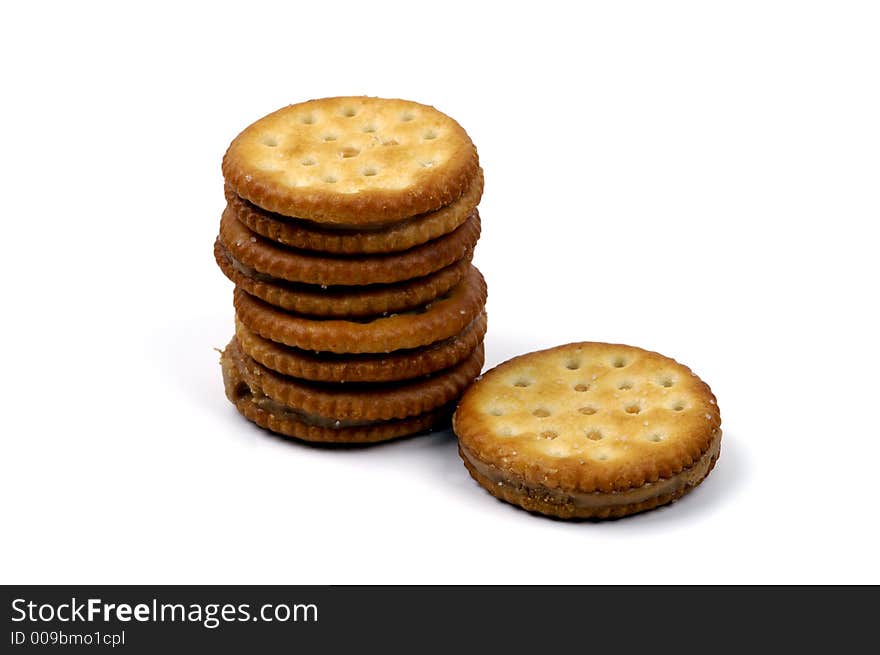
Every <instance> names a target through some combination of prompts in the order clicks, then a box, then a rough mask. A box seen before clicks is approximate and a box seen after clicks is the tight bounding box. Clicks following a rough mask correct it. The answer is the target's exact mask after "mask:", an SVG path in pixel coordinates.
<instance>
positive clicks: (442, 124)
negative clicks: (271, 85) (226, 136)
mask: <svg viewBox="0 0 880 655" xmlns="http://www.w3.org/2000/svg"><path fill="white" fill-rule="evenodd" d="M478 167H479V160H478V157H477V150H476V148H475V147H474V144H473V143H472V142H471V140H470V138H469V137H468V135H467V133H466V132H465V131H464V129H462V127H461V126H460V125H459V124H458V123H457V122H455V121H454V120H452V119H451V118H449V117H448V116H446V115H445V114H443V113H441V112H439V111H437V110H436V109H434V108H433V107H429V106H427V105H422V104H419V103H416V102H411V101H407V100H392V99H384V98H369V97H360V96H354V97H339V98H323V99H319V100H310V101H307V102H301V103H298V104H295V105H290V106H287V107H284V108H282V109H279V110H278V111H275V112H273V113H271V114H269V115H268V116H265V117H263V118H261V119H260V120H258V121H256V122H255V123H253V124H252V125H250V126H249V127H247V128H246V129H245V130H244V131H243V132H241V134H239V135H238V136H237V137H236V138H235V139H234V140H233V141H232V143H231V144H230V146H229V149H228V150H227V151H226V154H225V156H224V157H223V166H222V168H223V176H224V177H225V178H226V181H227V183H228V184H229V185H230V186H231V187H232V188H233V189H234V190H235V192H236V193H237V194H238V195H239V196H241V197H242V198H245V199H247V200H249V201H250V202H252V203H254V204H255V205H257V206H258V207H262V208H263V209H266V210H268V211H272V212H276V213H279V214H283V215H285V216H294V217H298V218H303V219H308V220H311V221H315V222H321V223H344V224H354V225H371V224H386V223H389V222H393V221H398V220H402V219H405V218H408V217H410V216H415V215H417V214H423V213H425V212H429V211H434V210H436V209H439V208H440V207H443V206H444V205H448V204H450V203H451V202H453V201H454V200H455V199H456V198H458V197H460V196H461V195H462V193H463V192H464V190H465V189H466V188H467V187H468V185H469V184H470V183H471V181H472V180H473V178H474V177H475V176H476V174H477V169H478Z"/></svg>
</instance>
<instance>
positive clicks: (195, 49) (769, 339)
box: [0, 1, 880, 583]
mask: <svg viewBox="0 0 880 655" xmlns="http://www.w3.org/2000/svg"><path fill="white" fill-rule="evenodd" d="M2 14H3V15H2V16H0V56H2V61H3V92H2V93H3V97H4V99H3V100H2V103H0V115H2V124H0V129H2V135H3V136H2V142H0V148H2V150H0V173H2V177H0V179H2V182H3V215H2V220H3V238H2V244H0V245H2V253H0V266H2V279H3V297H4V302H3V308H4V311H3V314H4V318H3V322H2V331H3V332H2V337H3V339H2V343H3V367H2V371H3V375H2V382H0V385H2V398H3V405H2V407H3V419H2V420H3V427H2V457H0V467H2V470H0V492H2V496H0V525H2V528H0V531H2V537H0V581H2V582H4V583H25V582H30V583H50V582H52V583H84V582H95V583H370V582H373V583H429V582H433V583H453V582H460V583H490V582H494V583H516V582H525V583H539V582H562V583H598V582H606V583H617V582H621V583H653V582H672V583H675V582H689V583H692V582H696V583H699V582H734V583H741V582H768V583H782V582H873V583H878V582H880V567H878V561H880V560H878V557H877V552H878V549H880V542H878V537H877V528H878V521H877V500H876V499H877V496H878V493H877V489H878V479H877V472H878V468H880V428H878V425H880V423H878V418H877V407H878V379H880V357H878V345H877V343H878V328H880V325H878V320H877V304H878V292H877V283H878V278H880V275H878V272H880V271H878V256H877V251H878V239H877V234H878V232H877V222H878V219H880V188H878V180H880V84H878V80H880V39H878V33H880V12H878V9H877V5H876V4H873V5H872V3H867V2H865V3H856V2H824V3H821V2H791V3H783V2H725V3H709V2H664V3H659V2H644V3H635V2H627V3H622V2H608V3H599V4H584V5H583V6H582V3H556V2H546V1H545V2H540V3H527V4H516V3H505V4H501V3H477V2H466V3H457V2H443V3H431V4H429V5H428V4H425V5H423V4H419V3H415V2H402V3H383V2H378V1H371V2H365V1H361V2H352V3H343V2H332V3H330V2H326V3H325V2H320V1H312V2H302V3H293V2H286V3H278V4H277V5H268V4H263V3H256V2H248V3H241V5H240V6H236V5H231V4H230V5H226V4H214V3H211V4H208V3H205V4H204V5H202V4H198V5H196V3H193V5H192V6H186V5H184V4H183V3H173V4H167V5H163V4H155V3H150V4H145V5H144V6H143V7H142V8H140V9H134V8H132V7H131V6H129V5H128V3H107V4H103V5H97V4H94V3H56V4H55V5H53V6H48V7H47V6H43V7H40V6H38V5H37V4H36V3H13V4H9V3H6V4H5V5H4V8H3V10H2ZM340 94H369V95H379V96H392V97H405V98H410V99H414V100H418V101H421V102H425V103H428V104H433V105H435V106H437V107H438V108H439V109H441V110H443V111H445V112H446V113H448V114H450V115H452V116H453V117H455V118H456V119H458V120H459V122H461V123H462V125H463V126H464V127H465V128H466V129H467V130H468V132H469V133H470V134H471V136H472V138H473V139H474V141H475V142H476V144H477V146H478V148H479V151H480V157H481V162H482V165H483V167H484V168H485V171H486V180H487V183H486V192H485V196H484V199H483V202H482V204H481V213H482V216H483V238H482V240H481V241H480V244H479V246H478V250H477V256H476V264H477V265H478V266H479V267H480V268H481V270H482V271H483V273H484V274H485V276H486V279H487V281H488V284H489V290H490V301H489V306H488V310H489V316H490V328H489V333H488V336H487V341H486V344H487V359H488V362H487V363H488V364H490V365H494V364H496V363H498V362H500V361H502V360H504V359H507V358H508V357H511V356H513V355H515V354H519V353H523V352H527V351H531V350H535V349H538V348H541V347H548V346H552V345H556V344H560V343H564V342H569V341H579V340H603V341H615V342H624V343H631V344H634V345H640V346H643V347H646V348H650V349H655V350H659V351H661V352H663V353H665V354H668V355H670V356H673V357H675V358H677V359H678V360H680V361H682V362H684V363H686V364H688V365H690V366H691V367H693V368H694V369H695V371H696V372H697V373H698V374H699V375H700V376H701V377H703V378H704V379H705V380H706V381H707V382H708V383H709V384H710V385H711V386H712V388H713V390H714V391H715V393H716V395H717V396H718V399H719V405H720V407H721V410H722V416H723V420H724V429H725V436H724V447H723V452H722V457H721V459H720V461H719V464H718V466H717V468H716V469H715V471H714V472H713V473H712V475H711V476H710V477H709V478H708V479H707V481H706V482H705V483H704V484H703V485H702V486H701V487H700V488H698V489H697V490H696V491H695V492H694V493H693V494H691V495H690V496H688V497H686V498H685V499H683V500H682V501H681V502H679V503H677V504H675V505H672V506H671V507H668V508H665V509H662V510H658V511H654V512H651V513H647V514H644V515H642V516H638V517H634V518H630V519H625V520H621V521H616V522H608V523H600V524H595V523H577V524H570V523H564V522H559V521H552V520H547V519H542V518H539V517H536V516H532V515H530V514H527V513H525V512H522V511H519V510H517V509H515V508H513V507H512V506H507V505H504V504H502V503H500V502H498V501H495V500H494V499H492V498H491V497H490V496H489V495H488V494H487V493H486V492H484V491H483V490H481V489H480V488H479V487H477V485H476V484H475V483H474V482H472V481H471V480H470V478H469V477H468V476H467V474H466V472H465V469H464V467H463V466H462V465H461V463H460V461H459V459H458V457H457V454H456V449H455V442H454V437H453V436H452V435H451V434H450V433H448V432H446V433H438V434H434V435H432V436H427V437H421V438H416V439H410V440H407V441H403V442H399V443H391V444H387V445H383V446H378V447H375V448H370V449H363V450H344V451H333V450H327V449H316V448H312V447H308V446H304V445H300V444H296V443H291V442H287V441H284V440H281V439H278V438H274V437H272V436H270V435H269V434H267V433H265V432H262V431H261V430H259V429H256V428H254V427H253V426H251V425H250V424H249V423H247V422H246V421H244V420H243V419H242V418H240V417H239V416H238V415H237V414H236V412H235V410H234V409H233V407H232V405H230V404H229V403H228V401H227V400H226V399H225V397H224V395H223V391H222V384H221V378H220V369H219V366H218V355H217V353H216V352H215V351H214V350H213V348H215V347H222V346H224V345H225V343H226V341H227V340H228V338H229V336H230V335H231V333H232V316H233V312H232V304H231V299H232V298H231V297H232V288H231V284H230V283H229V282H228V281H227V280H226V279H225V278H224V277H223V276H222V275H221V273H220V271H219V270H218V269H217V268H216V266H215V264H214V262H213V257H212V252H211V249H212V244H213V240H214V236H215V234H216V231H217V227H218V221H219V215H220V211H221V209H222V206H223V193H222V179H221V176H220V159H221V157H222V155H223V152H224V150H225V148H226V146H227V145H228V143H229V141H230V140H231V139H232V138H233V137H234V136H235V135H236V134H237V133H238V131H239V130H241V129H242V128H244V127H245V126H246V125H247V124H248V123H250V122H251V121H253V120H255V119H257V118H258V117H260V116H262V115H264V114H266V113H268V112H269V111H272V110H274V109H276V108H278V107H280V106H283V105H285V104H288V103H290V102H296V101H301V100H304V99H308V98H313V97H320V96H327V95H340Z"/></svg>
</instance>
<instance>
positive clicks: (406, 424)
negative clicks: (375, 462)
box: [221, 351, 453, 444]
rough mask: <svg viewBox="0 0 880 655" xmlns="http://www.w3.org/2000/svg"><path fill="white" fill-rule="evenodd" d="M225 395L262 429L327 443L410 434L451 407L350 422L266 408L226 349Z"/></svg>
mask: <svg viewBox="0 0 880 655" xmlns="http://www.w3.org/2000/svg"><path fill="white" fill-rule="evenodd" d="M221 365H222V367H223V381H224V386H225V388H226V396H227V398H229V400H230V401H231V402H232V404H233V405H235V408H236V409H237V410H238V411H239V413H241V414H242V415H243V416H244V417H245V418H247V419H248V420H249V421H252V422H253V423H256V424H257V425H259V426H260V427H262V428H265V429H266V430H270V431H272V432H275V433H276V434H280V435H282V436H285V437H292V438H295V439H301V440H303V441H310V442H315V443H327V444H331V443H332V444H369V443H377V442H382V441H389V440H391V439H398V438H401V437H407V436H412V435H415V434H419V433H422V432H426V431H429V430H433V429H438V428H445V427H447V426H448V425H449V418H450V416H451V415H452V410H453V407H452V406H451V405H446V406H444V407H440V408H438V409H435V410H432V411H430V412H426V413H425V414H420V415H418V416H411V417H408V418H404V419H396V420H393V421H378V422H372V423H366V424H363V425H354V426H349V425H346V426H343V425H341V422H340V425H339V426H336V425H335V422H334V423H333V424H331V425H326V424H325V423H324V422H323V421H315V420H313V419H312V417H307V416H304V415H302V413H300V412H295V411H288V410H282V411H277V409H276V408H270V409H266V406H267V405H266V403H265V402H262V401H263V400H264V398H263V397H261V396H260V394H259V392H254V390H252V389H251V388H250V387H248V386H247V384H246V383H245V382H244V380H243V379H242V377H241V375H240V374H239V372H238V367H237V366H236V365H235V363H234V362H233V361H232V358H231V355H230V354H229V353H227V352H226V351H224V352H223V354H222V355H221Z"/></svg>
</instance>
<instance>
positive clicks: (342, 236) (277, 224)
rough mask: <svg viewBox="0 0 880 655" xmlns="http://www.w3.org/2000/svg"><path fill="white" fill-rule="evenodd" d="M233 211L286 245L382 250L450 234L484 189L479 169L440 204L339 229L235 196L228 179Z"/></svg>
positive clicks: (343, 251) (330, 249)
mask: <svg viewBox="0 0 880 655" xmlns="http://www.w3.org/2000/svg"><path fill="white" fill-rule="evenodd" d="M225 192H226V201H227V202H228V203H229V208H230V209H231V210H232V212H233V213H234V214H235V217H236V218H237V219H238V220H239V221H241V222H242V223H244V224H245V225H246V226H247V227H248V228H250V229H251V230H253V231H254V232H256V233H257V234H259V235H261V236H264V237H266V238H267V239H272V240H273V241H278V242H279V243H283V244H284V245H286V246H291V247H293V248H301V249H303V250H317V251H320V252H329V253H334V254H344V255H354V254H381V253H389V252H399V251H401V250H408V249H409V248H414V247H415V246H418V245H421V244H423V243H427V242H428V241H431V240H432V239H437V238H439V237H441V236H443V235H444V234H448V233H450V232H452V231H453V230H454V229H456V228H457V227H458V226H459V225H461V224H462V223H464V222H465V221H466V220H468V219H469V218H470V217H471V215H472V214H473V212H474V209H476V207H477V204H479V202H480V197H481V196H482V194H483V174H482V171H479V172H478V175H477V176H476V178H475V179H474V181H473V182H471V184H470V186H468V188H467V189H466V190H465V192H464V194H462V196H461V197H460V198H458V199H457V200H455V201H454V202H452V203H451V204H449V205H446V206H445V207H441V208H440V209H438V210H436V211H433V212H429V213H427V214H422V215H420V216H414V217H412V218H409V219H406V220H405V221H402V222H399V223H393V224H392V225H389V226H387V227H379V228H376V229H363V228H361V229H341V228H337V227H336V226H330V227H328V226H327V225H326V224H325V225H322V224H320V223H313V222H311V221H304V220H301V219H295V218H290V217H287V216H282V215H281V214H273V213H271V212H267V211H265V210H263V209H260V208H259V207H257V206H256V205H254V204H253V203H250V202H248V201H247V200H245V199H244V198H241V197H240V196H238V195H237V194H236V193H235V192H234V191H233V190H232V189H231V188H230V187H229V186H228V185H227V186H226V188H225Z"/></svg>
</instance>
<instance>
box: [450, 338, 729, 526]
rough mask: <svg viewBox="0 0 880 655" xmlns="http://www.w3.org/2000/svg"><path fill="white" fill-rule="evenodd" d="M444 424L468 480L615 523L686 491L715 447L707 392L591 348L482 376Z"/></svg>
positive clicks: (647, 362) (673, 370) (651, 359)
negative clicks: (471, 475)
mask: <svg viewBox="0 0 880 655" xmlns="http://www.w3.org/2000/svg"><path fill="white" fill-rule="evenodd" d="M454 426H455V431H456V434H457V435H458V437H459V443H460V450H461V454H462V457H463V458H464V459H465V460H466V462H467V464H468V469H469V470H471V471H477V472H478V473H479V475H478V476H475V478H476V479H477V480H478V482H481V484H482V483H484V482H485V481H486V480H491V481H492V484H493V485H495V486H500V487H504V486H506V487H509V489H507V490H505V491H504V493H503V494H501V495H502V496H503V497H504V498H505V499H508V497H512V498H519V499H523V498H525V497H529V498H531V499H532V501H534V500H536V499H537V500H540V501H541V502H542V503H543V505H542V507H543V509H544V510H546V513H551V514H554V515H556V516H563V517H570V516H603V515H608V516H611V515H613V516H619V515H622V514H621V513H620V512H628V511H629V509H632V510H633V511H638V509H636V508H638V507H642V508H647V506H648V505H649V504H650V502H652V501H651V499H652V498H660V497H661V496H665V495H667V494H672V495H674V494H676V493H677V492H678V491H679V490H685V491H687V490H689V489H691V488H693V486H695V485H697V484H699V482H700V481H702V479H703V478H704V477H705V476H706V475H707V474H708V472H709V470H711V468H712V466H714V461H715V459H717V457H718V454H719V452H720V445H721V416H720V412H719V410H718V406H717V403H716V400H715V396H714V395H713V394H712V392H711V390H710V389H709V387H708V386H707V385H706V384H705V383H704V382H703V381H702V380H700V379H699V378H698V377H696V375H694V374H693V373H692V372H691V370H690V369H689V368H687V367H686V366H683V365H681V364H679V363H678V362H676V361H675V360H672V359H670V358H668V357H664V356H662V355H659V354H658V353H654V352H649V351H646V350H642V349H641V348H635V347H632V346H624V345H617V344H604V343H591V342H584V343H575V344H569V345H566V346H560V347H558V348H551V349H549V350H544V351H540V352H536V353H530V354H528V355H523V356H521V357H516V358H514V359H512V360H510V361H508V362H505V363H504V364H501V365H500V366H498V367H496V368H494V369H492V370H491V371H489V372H488V373H487V374H486V375H484V376H483V377H482V379H481V380H480V381H479V382H477V383H476V384H474V385H473V386H472V387H471V388H470V389H469V390H468V392H467V393H466V394H465V395H464V397H463V398H462V400H461V403H460V404H459V407H458V409H457V411H456V414H455V417H454ZM499 483H500V484H499ZM484 486H485V485H484ZM496 492H497V493H496ZM493 493H496V495H499V493H500V491H499V490H498V489H493ZM670 497H672V496H670ZM530 502H531V501H530ZM518 504H520V505H523V506H524V503H518ZM626 506H631V507H630V508H629V509H627V508H626ZM609 508H612V509H613V511H612V509H609ZM621 508H623V509H621ZM537 511H542V510H537ZM609 512H610V513H609Z"/></svg>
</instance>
